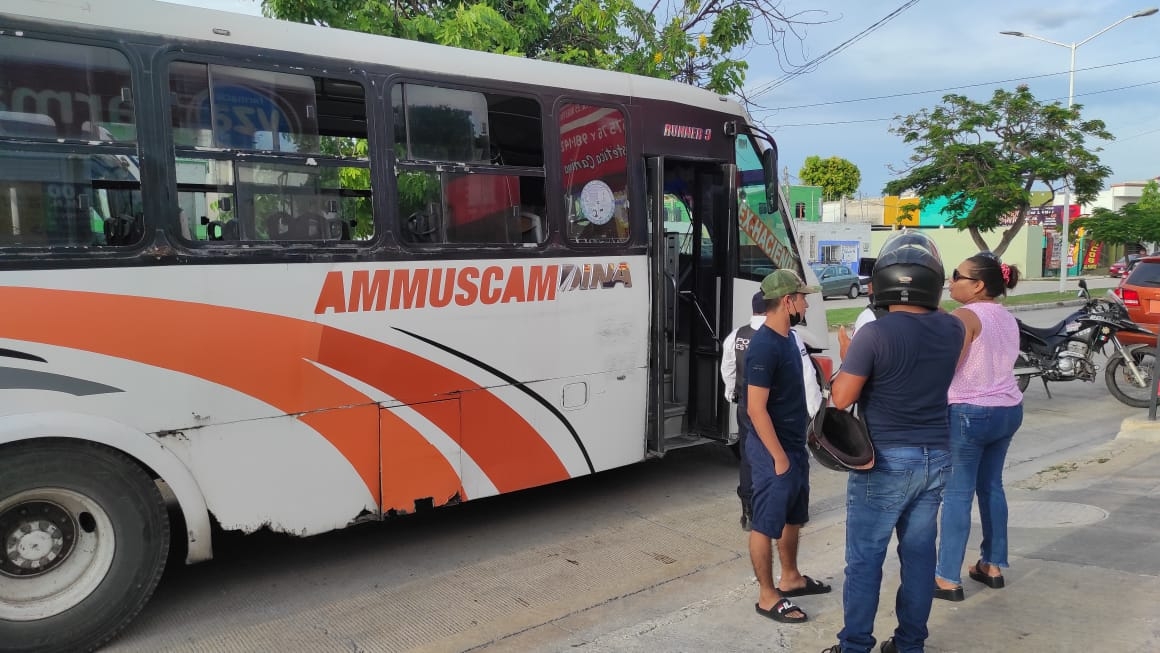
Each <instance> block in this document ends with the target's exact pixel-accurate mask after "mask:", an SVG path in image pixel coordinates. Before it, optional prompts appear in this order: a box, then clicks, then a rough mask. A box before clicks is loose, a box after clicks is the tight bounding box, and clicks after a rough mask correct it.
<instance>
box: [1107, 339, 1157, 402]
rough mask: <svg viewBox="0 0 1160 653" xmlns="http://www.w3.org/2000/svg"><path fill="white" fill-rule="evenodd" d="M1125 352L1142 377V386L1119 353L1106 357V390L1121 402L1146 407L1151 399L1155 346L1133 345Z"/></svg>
mask: <svg viewBox="0 0 1160 653" xmlns="http://www.w3.org/2000/svg"><path fill="white" fill-rule="evenodd" d="M1125 352H1126V353H1127V354H1128V355H1129V356H1131V357H1132V361H1133V362H1135V363H1136V367H1137V368H1138V369H1139V370H1140V375H1141V376H1143V377H1144V386H1143V387H1140V385H1139V384H1138V383H1137V382H1136V378H1135V375H1133V374H1132V370H1131V369H1129V368H1128V366H1127V365H1126V364H1125V363H1126V361H1125V360H1124V357H1123V356H1122V355H1120V354H1119V353H1117V354H1115V355H1113V356H1112V357H1111V358H1109V359H1108V368H1107V369H1106V370H1105V371H1104V381H1106V382H1107V384H1108V391H1109V392H1111V393H1112V396H1113V397H1115V398H1116V399H1118V400H1119V401H1120V402H1121V403H1124V404H1127V405H1129V406H1132V407H1134V408H1147V407H1148V406H1149V403H1150V401H1151V399H1152V397H1151V395H1152V373H1153V371H1152V368H1153V366H1154V365H1155V363H1156V348H1155V347H1133V348H1131V349H1127V350H1125Z"/></svg>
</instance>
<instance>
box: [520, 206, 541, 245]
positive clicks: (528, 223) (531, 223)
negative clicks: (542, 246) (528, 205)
mask: <svg viewBox="0 0 1160 653" xmlns="http://www.w3.org/2000/svg"><path fill="white" fill-rule="evenodd" d="M516 224H517V225H518V228H519V233H520V240H519V242H521V243H533V244H539V243H542V242H543V241H544V219H543V218H541V217H540V216H539V215H537V214H535V213H533V212H531V211H520V215H519V219H518V220H517V222H516Z"/></svg>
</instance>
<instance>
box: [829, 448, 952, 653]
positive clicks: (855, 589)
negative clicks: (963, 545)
mask: <svg viewBox="0 0 1160 653" xmlns="http://www.w3.org/2000/svg"><path fill="white" fill-rule="evenodd" d="M950 467H951V454H950V452H949V451H946V450H943V449H931V448H929V447H888V448H885V449H877V450H876V451H875V464H874V468H873V469H871V470H870V471H867V472H851V473H850V480H849V482H848V483H847V485H846V579H845V583H844V584H843V586H842V611H843V613H844V618H845V627H843V628H842V632H840V633H838V639H839V640H840V641H841V643H842V651H852V652H854V653H866V652H868V651H870V649H872V648H873V647H874V635H873V631H874V616H875V614H877V612H878V593H879V592H880V591H881V588H882V563H883V562H885V560H886V550H887V548H888V547H889V546H890V537H891V535H892V534H893V533H894V530H895V529H896V528H897V529H898V559H899V562H900V563H901V578H902V584H901V585H900V586H899V588H898V594H897V597H896V598H895V602H894V610H895V613H896V614H897V615H898V628H897V629H896V630H895V631H894V643H895V644H896V645H897V646H898V650H899V651H921V650H922V648H923V644H924V642H925V641H926V637H927V628H926V622H927V618H928V617H929V616H930V606H931V602H933V601H934V582H933V581H932V580H931V578H932V577H933V576H934V567H935V548H934V544H935V535H936V528H937V526H938V506H939V502H940V501H942V492H943V484H944V483H945V482H946V478H947V477H948V476H949V475H950Z"/></svg>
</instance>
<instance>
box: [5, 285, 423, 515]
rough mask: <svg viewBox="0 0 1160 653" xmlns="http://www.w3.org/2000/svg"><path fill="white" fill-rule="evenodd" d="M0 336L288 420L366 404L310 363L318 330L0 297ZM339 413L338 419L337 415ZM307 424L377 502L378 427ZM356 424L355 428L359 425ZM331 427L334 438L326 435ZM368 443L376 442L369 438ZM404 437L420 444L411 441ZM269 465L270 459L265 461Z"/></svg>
mask: <svg viewBox="0 0 1160 653" xmlns="http://www.w3.org/2000/svg"><path fill="white" fill-rule="evenodd" d="M0 305H3V306H4V307H5V315H4V319H3V320H0V336H3V337H6V338H13V339H16V340H25V341H30V342H42V343H45V344H49V345H55V346H60V347H69V348H73V349H81V350H84V351H91V352H94V353H98V354H104V355H106V356H112V357H116V358H123V359H126V360H133V361H137V362H140V363H144V364H147V365H153V366H155V367H160V368H164V369H170V370H174V371H177V372H182V373H185V374H189V375H191V376H196V377H198V378H202V379H205V380H207V381H211V382H214V383H217V384H220V385H223V386H227V387H230V388H233V389H235V390H237V391H239V392H242V393H245V394H247V395H249V396H252V397H255V398H257V399H258V400H260V401H263V402H265V403H267V404H270V405H271V406H274V407H276V408H277V409H278V410H280V411H282V412H284V413H287V414H295V413H302V412H306V411H316V410H320V409H325V408H335V407H338V406H355V405H360V404H362V405H369V406H371V407H373V408H374V409H375V410H374V412H375V413H377V407H376V406H375V404H374V402H373V400H372V399H370V398H369V397H367V396H365V395H364V394H362V393H361V392H357V391H355V390H354V389H353V388H351V387H349V386H347V385H346V384H345V383H342V382H341V381H339V380H338V379H335V378H334V377H333V376H330V375H329V374H326V373H325V372H323V371H322V370H319V369H318V368H317V367H315V366H314V365H313V364H312V363H310V362H309V360H308V358H310V354H311V353H312V352H313V350H314V349H315V348H316V347H317V343H318V339H319V333H320V330H321V328H322V327H321V326H319V325H316V324H313V323H311V322H304V321H301V320H292V319H288V318H283V317H279V316H275V315H267V314H262V313H256V312H253V311H245V310H240V309H232V308H224V307H219V306H209V305H205V304H194V303H190V302H178V301H170V300H159V299H151V298H144V297H126V296H121V295H109V294H102V293H90V292H75V291H64V290H44V289H36V288H18V287H0ZM334 412H335V413H342V412H345V411H334ZM320 415H321V413H316V414H313V416H312V417H310V418H309V419H304V420H303V421H306V422H310V421H314V422H315V423H317V424H320V425H324V426H325V427H326V430H324V431H321V433H322V435H323V437H325V438H326V439H327V440H328V441H330V442H331V443H332V444H333V445H334V446H335V448H336V449H338V451H339V452H340V453H341V454H342V455H343V456H344V457H345V458H346V459H347V460H348V461H349V462H350V464H351V465H352V466H354V468H355V470H356V471H357V472H358V474H359V476H360V477H361V478H362V480H363V482H364V483H366V486H367V489H368V490H370V492H371V495H372V496H374V497H375V499H376V501H377V500H378V499H379V496H380V492H379V443H378V437H377V431H378V426H377V425H378V420H377V418H376V417H374V416H373V415H374V413H369V414H368V415H367V417H366V419H360V417H361V416H359V415H358V414H357V413H352V414H351V415H349V416H347V417H343V418H337V417H334V418H331V417H321V416H320ZM359 422H361V424H359ZM331 426H333V428H331ZM372 434H374V436H373V437H372ZM410 436H411V437H412V438H414V439H416V440H419V441H423V442H426V440H425V439H424V438H423V436H422V435H420V434H419V433H418V432H414V431H413V429H412V433H411V434H410ZM271 453H272V455H276V452H271Z"/></svg>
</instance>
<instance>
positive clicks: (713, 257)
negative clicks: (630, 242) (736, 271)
mask: <svg viewBox="0 0 1160 653" xmlns="http://www.w3.org/2000/svg"><path fill="white" fill-rule="evenodd" d="M648 174H649V179H648V193H649V198H648V199H649V214H650V234H652V243H651V244H652V247H651V249H650V253H651V256H650V260H651V265H652V268H653V269H652V272H653V274H652V275H651V278H652V283H653V284H654V285H653V288H654V292H653V293H652V297H653V348H652V352H651V356H650V359H651V360H650V365H651V370H652V373H653V376H652V378H653V387H652V389H651V390H652V393H651V394H652V398H653V401H651V402H650V406H651V407H652V411H651V414H650V418H651V422H652V424H653V425H659V426H654V428H652V429H651V430H650V438H649V447H650V450H651V451H652V452H653V453H655V454H663V453H664V452H665V451H666V450H668V449H673V448H678V447H681V446H687V445H692V444H698V443H701V442H704V441H705V439H706V438H709V439H722V438H724V437H726V435H725V434H724V433H723V428H722V424H723V420H722V419H721V418H722V415H723V412H722V410H723V408H724V402H723V400H722V390H721V379H720V375H719V372H718V370H719V365H720V360H721V345H720V343H721V340H722V338H723V337H724V335H725V334H724V333H722V329H723V328H725V326H724V325H727V324H728V323H729V319H728V317H727V316H729V315H730V314H731V310H730V306H729V304H730V300H729V297H727V296H726V294H727V293H729V292H730V290H731V288H732V285H731V281H732V280H731V277H730V275H729V273H728V270H729V269H730V268H729V266H728V264H727V253H728V250H729V247H728V234H729V232H730V230H729V228H728V225H729V219H728V218H729V215H730V214H731V205H730V202H731V198H735V195H736V193H735V192H734V191H733V186H734V185H735V179H736V172H735V168H734V166H733V165H731V164H722V163H720V162H706V161H691V160H683V159H677V158H670V157H663V158H662V157H656V158H651V159H649V166H648ZM732 201H734V202H735V201H736V200H735V199H732ZM723 316H725V318H724V319H723Z"/></svg>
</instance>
